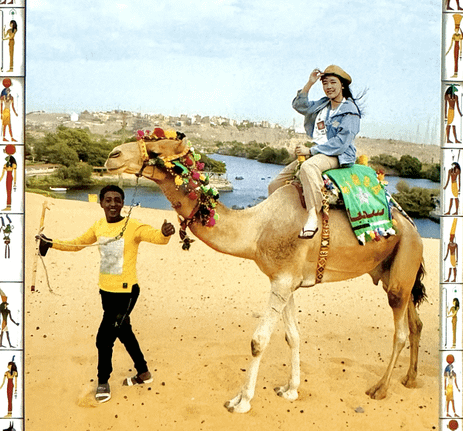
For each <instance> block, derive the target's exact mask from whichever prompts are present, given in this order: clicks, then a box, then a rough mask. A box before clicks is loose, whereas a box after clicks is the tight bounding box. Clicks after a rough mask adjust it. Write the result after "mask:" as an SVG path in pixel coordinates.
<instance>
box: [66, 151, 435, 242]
mask: <svg viewBox="0 0 463 431" xmlns="http://www.w3.org/2000/svg"><path fill="white" fill-rule="evenodd" d="M210 157H211V158H213V159H215V160H219V161H222V162H225V164H226V165H227V176H228V180H229V181H230V182H231V183H232V184H233V191H232V192H222V193H221V195H220V200H221V202H222V203H224V204H225V205H227V206H228V207H231V208H233V207H238V208H244V207H247V206H252V205H255V204H256V203H258V202H259V201H260V200H261V199H264V198H265V197H266V196H267V186H268V183H269V182H270V180H271V179H272V178H273V177H274V176H275V175H276V174H277V173H278V172H280V170H281V169H282V168H283V166H280V165H272V164H268V163H259V162H258V161H256V160H249V159H244V158H240V157H232V156H224V155H221V154H214V155H212V156H210ZM240 178H242V179H240ZM386 180H387V181H388V182H389V184H388V186H387V189H388V191H389V192H390V193H395V192H396V189H395V186H396V184H397V182H398V181H400V180H401V178H398V177H389V176H388V177H386ZM406 181H407V182H408V183H409V185H410V186H417V187H423V188H439V187H440V186H439V184H438V183H434V182H432V181H429V180H421V179H420V180H406ZM100 189H101V186H98V187H90V188H86V189H83V190H75V189H73V190H68V191H67V192H66V194H65V197H66V199H75V200H83V201H86V200H88V194H90V193H94V194H97V193H98V192H99V190H100ZM124 191H125V193H126V197H125V202H126V204H129V203H130V202H131V201H132V198H133V193H134V187H124ZM136 202H139V203H140V205H141V206H142V207H146V208H156V209H171V205H170V202H169V201H168V200H167V199H166V198H165V196H164V195H163V194H162V193H161V192H160V191H156V190H153V189H151V188H144V187H140V188H139V189H138V191H137V196H136ZM415 223H416V225H417V227H418V231H419V232H420V235H421V236H422V237H424V238H439V236H440V227H439V223H436V222H434V221H432V220H429V219H416V220H415Z"/></svg>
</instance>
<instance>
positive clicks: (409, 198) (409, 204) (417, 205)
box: [392, 181, 439, 218]
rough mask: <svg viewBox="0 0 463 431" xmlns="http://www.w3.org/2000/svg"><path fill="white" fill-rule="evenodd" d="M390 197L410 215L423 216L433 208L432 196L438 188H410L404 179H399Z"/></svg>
mask: <svg viewBox="0 0 463 431" xmlns="http://www.w3.org/2000/svg"><path fill="white" fill-rule="evenodd" d="M396 189H397V191H398V193H394V194H393V195H392V197H393V198H394V199H395V200H396V201H397V202H398V203H399V205H400V206H401V207H402V208H403V209H404V210H405V212H407V214H408V215H409V216H410V217H415V218H425V217H428V216H429V213H430V212H431V211H432V210H433V209H434V208H435V206H436V204H435V202H434V199H433V198H434V196H437V195H439V190H438V189H432V190H431V189H424V188H421V187H412V188H410V187H409V185H408V184H407V182H406V181H399V182H398V183H397V186H396Z"/></svg>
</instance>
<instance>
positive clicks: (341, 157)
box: [269, 65, 361, 238]
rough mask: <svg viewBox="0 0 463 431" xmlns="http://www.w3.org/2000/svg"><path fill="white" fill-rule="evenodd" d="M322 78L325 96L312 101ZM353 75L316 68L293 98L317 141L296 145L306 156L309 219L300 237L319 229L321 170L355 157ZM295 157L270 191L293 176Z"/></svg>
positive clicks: (304, 177) (357, 122)
mask: <svg viewBox="0 0 463 431" xmlns="http://www.w3.org/2000/svg"><path fill="white" fill-rule="evenodd" d="M319 79H320V80H321V82H322V85H323V91H324V92H325V94H326V97H323V98H322V99H320V100H318V101H315V102H314V101H310V100H309V98H308V93H309V91H310V89H311V88H312V86H313V85H314V84H315V83H316V82H317V81H318V80H319ZM351 83H352V78H351V77H350V76H349V75H348V74H347V73H346V72H345V71H344V70H342V69H341V68H340V67H339V66H335V65H331V66H328V67H327V68H326V69H325V71H324V72H321V71H320V70H319V69H315V70H314V71H313V72H312V73H311V74H310V78H309V81H308V82H307V84H305V86H304V88H302V90H299V91H298V93H297V96H296V97H295V98H294V100H293V108H294V109H295V110H296V111H297V112H299V113H300V114H302V115H304V117H305V119H304V128H305V130H306V132H307V135H309V136H310V137H311V139H312V141H313V143H314V145H313V146H311V147H310V148H308V147H306V146H304V145H300V144H299V145H297V147H296V154H297V155H298V156H305V157H306V158H307V159H306V160H305V161H304V162H302V163H301V165H300V180H301V183H302V188H303V191H304V198H305V202H306V206H307V210H308V219H307V221H306V223H305V224H304V227H303V228H302V230H301V232H300V234H299V238H313V236H314V235H315V233H316V232H317V231H318V212H319V210H320V208H321V205H322V187H323V179H322V173H323V172H324V171H326V170H328V169H335V168H344V167H349V166H352V165H353V164H354V163H355V159H356V149H355V146H354V138H355V136H356V135H357V133H358V132H359V130H360V116H361V114H360V109H359V108H358V106H357V104H356V103H355V100H354V98H353V96H352V93H351V91H350V88H349V85H350V84H351ZM299 163H300V162H298V161H297V160H295V161H294V162H292V163H290V164H289V165H288V166H287V167H286V168H284V169H283V170H282V171H281V172H280V174H279V175H278V176H277V177H276V178H275V179H274V180H273V181H272V182H271V183H270V184H269V194H271V193H273V192H274V191H275V190H276V189H277V188H279V187H281V186H283V185H285V184H286V183H287V181H290V180H292V179H293V177H294V172H295V170H296V169H297V167H298V164H299Z"/></svg>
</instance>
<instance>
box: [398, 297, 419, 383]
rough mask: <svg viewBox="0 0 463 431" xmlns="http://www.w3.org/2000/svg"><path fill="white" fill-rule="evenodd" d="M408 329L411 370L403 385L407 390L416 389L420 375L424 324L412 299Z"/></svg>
mask: <svg viewBox="0 0 463 431" xmlns="http://www.w3.org/2000/svg"><path fill="white" fill-rule="evenodd" d="M408 328H409V330H410V368H409V369H408V373H407V375H406V376H405V377H404V378H403V379H402V384H403V385H404V386H406V387H407V388H413V387H415V382H416V375H417V373H418V350H419V348H420V337H421V330H422V329H423V323H422V322H421V320H420V317H419V316H418V312H417V311H416V307H415V304H413V301H412V300H411V299H410V301H409V302H408Z"/></svg>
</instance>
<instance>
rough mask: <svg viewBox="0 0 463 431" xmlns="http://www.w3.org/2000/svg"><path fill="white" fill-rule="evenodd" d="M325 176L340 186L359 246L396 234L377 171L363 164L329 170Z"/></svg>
mask: <svg viewBox="0 0 463 431" xmlns="http://www.w3.org/2000/svg"><path fill="white" fill-rule="evenodd" d="M324 174H325V175H326V176H328V178H329V179H330V180H331V181H332V182H333V183H334V184H335V185H336V186H337V187H338V189H339V190H340V192H341V195H342V198H343V200H344V205H345V207H346V211H347V216H348V217H349V221H350V223H351V226H352V229H353V230H354V234H355V236H356V237H357V239H358V241H359V243H360V244H362V245H364V244H365V243H366V242H368V241H371V240H379V239H381V237H387V236H389V235H394V234H395V229H394V227H393V224H392V218H391V212H390V209H389V202H388V199H387V195H386V191H385V190H384V187H383V185H382V184H381V183H380V182H379V181H378V179H377V177H376V172H375V171H374V170H373V169H371V168H369V167H368V166H363V165H354V166H352V167H350V168H339V169H330V170H328V171H325V172H324Z"/></svg>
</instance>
